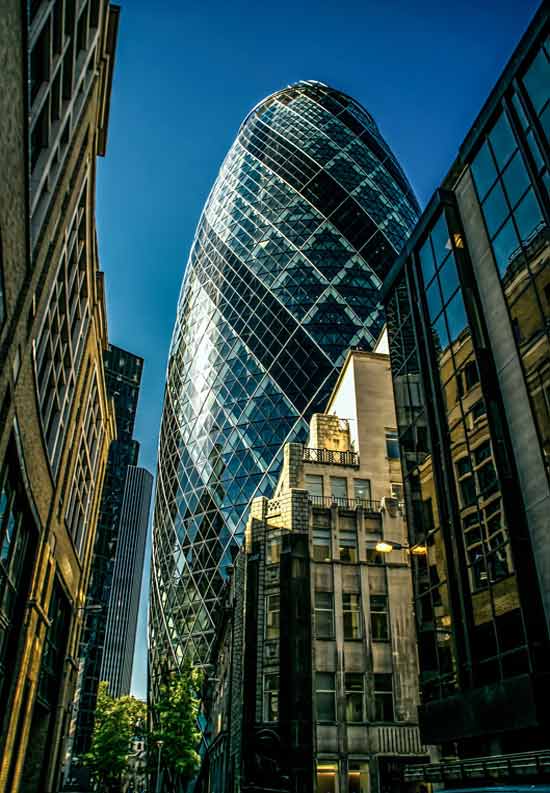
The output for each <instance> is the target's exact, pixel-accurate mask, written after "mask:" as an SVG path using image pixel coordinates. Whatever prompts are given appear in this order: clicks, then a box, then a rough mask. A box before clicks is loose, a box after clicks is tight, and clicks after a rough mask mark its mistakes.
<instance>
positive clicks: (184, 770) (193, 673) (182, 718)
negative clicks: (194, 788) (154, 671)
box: [149, 661, 201, 781]
mask: <svg viewBox="0 0 550 793" xmlns="http://www.w3.org/2000/svg"><path fill="white" fill-rule="evenodd" d="M200 685H201V674H200V672H199V671H198V670H196V669H193V668H192V666H191V663H190V662H189V661H187V662H185V663H184V665H183V667H182V669H181V670H180V671H179V672H176V673H172V674H170V675H167V676H166V677H165V679H164V681H163V682H162V683H161V684H160V690H159V696H158V697H157V701H156V702H155V704H154V706H153V707H154V722H155V729H154V730H153V732H152V734H151V739H150V743H149V746H150V747H151V749H152V748H153V746H155V747H156V746H157V741H162V750H161V751H162V767H163V768H165V769H166V770H167V771H168V772H169V775H170V777H171V778H172V779H174V780H175V779H178V780H180V781H183V780H188V779H192V778H193V776H194V775H195V772H196V771H197V769H198V767H199V764H200V757H199V755H198V753H197V747H198V744H199V740H200V731H199V729H198V727H197V715H198V712H199V699H198V696H197V693H198V691H199V689H200ZM150 759H151V761H152V760H153V758H152V757H151V758H150Z"/></svg>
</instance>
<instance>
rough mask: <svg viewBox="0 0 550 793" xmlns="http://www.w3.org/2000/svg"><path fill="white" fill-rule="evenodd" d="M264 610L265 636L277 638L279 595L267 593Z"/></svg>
mask: <svg viewBox="0 0 550 793" xmlns="http://www.w3.org/2000/svg"><path fill="white" fill-rule="evenodd" d="M265 610H266V623H265V638H266V639H278V638H279V615H280V599H279V595H268V596H267V597H266V599H265Z"/></svg>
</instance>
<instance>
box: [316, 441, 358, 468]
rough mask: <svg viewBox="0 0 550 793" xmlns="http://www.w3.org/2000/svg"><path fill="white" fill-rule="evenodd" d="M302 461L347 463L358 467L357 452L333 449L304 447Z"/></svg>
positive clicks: (330, 463)
mask: <svg viewBox="0 0 550 793" xmlns="http://www.w3.org/2000/svg"><path fill="white" fill-rule="evenodd" d="M303 461H304V462H305V463H322V464H324V465H348V466H350V467H351V468H359V455H358V454H357V452H339V451H337V450H335V449H311V448H309V447H307V446H306V447H305V448H304V456H303Z"/></svg>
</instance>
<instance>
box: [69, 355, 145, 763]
mask: <svg viewBox="0 0 550 793" xmlns="http://www.w3.org/2000/svg"><path fill="white" fill-rule="evenodd" d="M104 365H105V381H106V386H107V394H108V395H109V397H111V398H112V399H113V400H114V403H115V418H116V429H117V438H116V440H115V441H113V442H112V443H111V446H110V448H109V458H108V462H107V470H106V472H105V483H104V486H103V492H102V496H101V507H100V512H99V520H98V524H97V533H96V539H95V545H94V554H93V559H92V570H91V574H90V585H89V588H88V597H87V601H86V611H85V615H84V628H83V632H82V640H81V644H80V664H81V669H80V673H79V678H80V686H79V691H78V692H77V696H78V710H77V717H76V731H75V733H74V743H73V755H81V754H83V753H85V752H87V751H88V750H89V748H90V741H91V737H92V730H93V726H94V717H95V706H96V698H97V688H98V685H99V682H100V680H101V679H103V678H101V677H100V671H101V665H102V659H103V650H104V646H105V631H106V626H107V618H108V607H109V599H110V594H111V584H112V579H113V568H114V563H115V554H116V551H117V539H118V528H119V523H120V513H121V509H122V503H123V496H124V485H125V482H126V474H127V471H128V468H129V466H135V465H136V464H137V461H138V454H139V443H138V442H137V441H136V440H134V438H133V432H134V421H135V417H136V410H137V404H138V397H139V388H140V384H141V373H142V369H143V358H140V357H139V356H137V355H134V354H133V353H130V352H127V351H126V350H123V349H121V348H120V347H116V346H115V345H114V344H109V346H108V348H107V350H106V351H105V353H104ZM140 583H141V574H140Z"/></svg>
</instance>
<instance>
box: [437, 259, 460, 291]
mask: <svg viewBox="0 0 550 793" xmlns="http://www.w3.org/2000/svg"><path fill="white" fill-rule="evenodd" d="M439 281H440V283H441V293H442V295H443V302H444V303H446V302H447V301H448V300H449V298H450V297H451V296H452V295H453V294H454V293H455V292H456V290H457V287H458V285H459V280H458V271H457V269H456V261H455V257H454V256H453V255H452V254H451V255H450V256H449V258H448V259H447V261H446V262H445V264H444V265H443V267H442V268H441V271H440V273H439Z"/></svg>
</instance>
